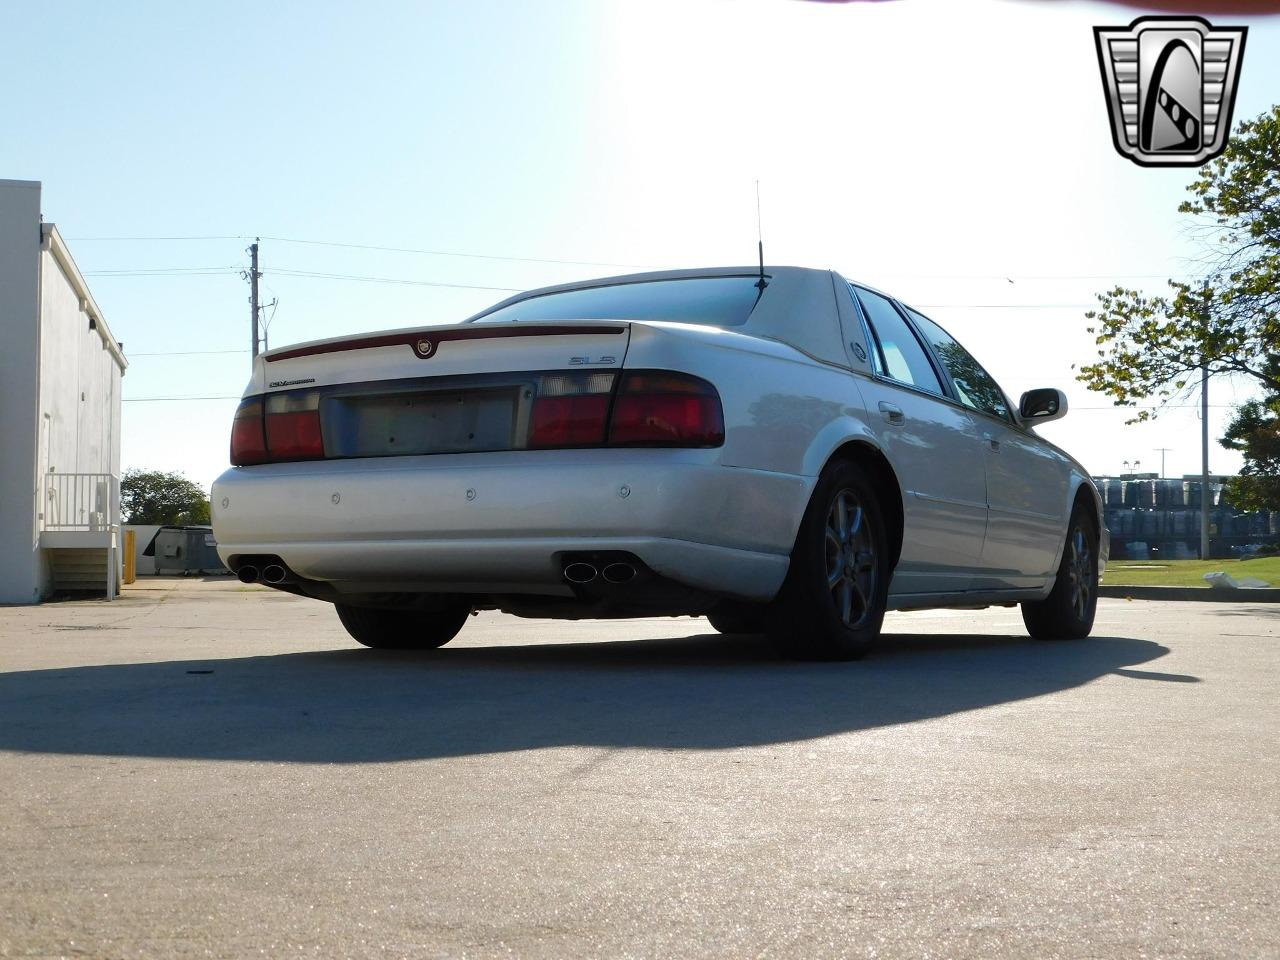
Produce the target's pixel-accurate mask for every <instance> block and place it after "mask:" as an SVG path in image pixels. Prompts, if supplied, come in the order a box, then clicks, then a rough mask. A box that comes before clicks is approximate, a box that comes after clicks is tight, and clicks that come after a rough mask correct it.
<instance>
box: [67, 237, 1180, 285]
mask: <svg viewBox="0 0 1280 960" xmlns="http://www.w3.org/2000/svg"><path fill="white" fill-rule="evenodd" d="M251 239H253V238H252V237H250V236H249V235H248V234H240V235H236V236H230V235H227V236H212V235H210V236H185V237H183V236H175V237H71V238H69V242H72V243H89V242H111V241H118V242H124V243H131V242H139V243H145V242H155V243H160V242H180V241H193V242H200V241H214V240H251ZM261 239H263V240H271V241H273V242H275V243H296V244H302V245H306V246H313V247H338V248H342V249H347V250H376V251H380V252H383V253H411V254H420V255H423V256H432V257H462V258H466V259H472V260H503V261H511V262H514V263H554V264H564V265H567V266H585V267H631V268H640V269H653V267H654V264H645V263H618V262H613V261H608V260H575V259H572V258H565V257H521V256H513V255H510V254H496V253H473V252H470V251H461V250H440V249H430V248H423V247H388V246H380V245H377V244H369V243H352V242H348V241H340V240H308V239H304V238H301V237H268V236H262V237H261ZM868 275H874V276H878V277H886V278H892V279H898V280H901V279H911V280H1014V281H1022V280H1166V279H1168V278H1169V276H1170V275H1169V274H1167V273H1044V274H1025V275H1019V274H1012V275H1011V274H1007V273H991V274H979V273H957V274H946V273H879V272H874V271H869V272H868Z"/></svg>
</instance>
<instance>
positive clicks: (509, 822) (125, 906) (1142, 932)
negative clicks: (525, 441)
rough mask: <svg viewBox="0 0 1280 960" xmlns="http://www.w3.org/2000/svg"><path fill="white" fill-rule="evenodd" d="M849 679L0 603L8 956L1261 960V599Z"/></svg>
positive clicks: (1278, 765)
mask: <svg viewBox="0 0 1280 960" xmlns="http://www.w3.org/2000/svg"><path fill="white" fill-rule="evenodd" d="M886 630H887V634H886V636H885V638H884V642H883V647H882V649H881V650H880V651H879V652H877V653H876V654H875V655H873V656H872V657H871V658H870V659H868V660H866V661H863V662H861V663H852V664H797V663H786V662H778V661H776V660H774V659H772V658H771V657H770V655H769V653H768V651H767V649H766V648H765V647H764V646H763V644H762V643H761V642H760V641H758V640H755V639H752V638H745V637H722V636H719V635H717V634H715V633H714V632H713V631H711V629H710V628H709V626H708V625H707V623H706V621H705V620H701V619H689V618H685V619H677V620H644V621H621V622H616V623H609V622H599V621H583V622H578V623H563V622H550V621H521V620H516V619H513V618H508V617H504V616H500V615H497V614H482V615H480V616H479V617H477V618H473V619H472V621H471V622H470V623H469V624H468V625H467V627H465V628H464V630H463V632H462V634H461V636H460V637H459V638H458V639H457V640H456V641H454V643H452V644H450V645H449V646H447V647H445V648H443V649H441V650H439V651H435V652H432V653H429V654H410V653H388V652H375V651H370V650H365V649H363V648H359V647H357V646H356V645H355V644H354V643H353V642H351V641H349V639H348V638H347V636H346V634H345V633H344V632H343V631H342V629H341V627H340V626H339V624H338V622H337V619H336V617H335V616H334V614H333V611H332V609H331V608H330V607H328V606H327V605H325V604H322V603H318V602H313V601H304V600H298V599H294V598H292V597H289V596H286V595H282V594H275V593H272V592H269V591H265V590H262V589H259V588H246V587H243V586H242V585H241V584H239V583H238V582H235V581H232V580H230V579H229V578H227V579H220V580H209V581H200V580H163V579H154V580H149V581H145V582H144V581H139V583H137V584H135V585H134V586H132V587H130V588H128V589H127V590H126V593H125V595H124V597H123V598H122V599H121V600H118V601H116V602H114V603H112V604H109V605H108V604H105V603H102V602H68V603H55V604H49V605H45V606H40V607H27V608H5V609H0V803H2V805H3V810H4V816H3V818H0V955H2V956H21V957H44V956H95V957H97V956H102V957H188V956H190V957H196V956H199V957H246V956H250V955H254V956H268V957H281V956H297V955H305V956H322V957H339V956H475V957H488V956H505V955H511V956H521V957H529V956H534V957H539V956H541V957H564V956H602V955H611V956H691V955H707V956H725V957H743V956H757V955H759V956H770V955H779V954H783V953H790V954H793V955H797V956H850V957H896V956H900V957H925V956H934V957H944V956H947V957H950V956H966V957H991V956H1038V957H1058V956H1062V957H1099V956H1117V957H1134V956H1152V957H1156V956H1160V957H1170V956H1188V957H1203V956H1224V955H1234V956H1275V955H1277V953H1278V952H1280V919H1277V918H1278V917H1280V904H1278V903H1277V899H1278V897H1277V891H1278V890H1280V839H1278V838H1280V829H1278V828H1280V799H1278V798H1280V789H1278V788H1280V747H1278V746H1277V736H1276V731H1277V730H1278V729H1280V697H1277V681H1278V680H1280V644H1277V639H1278V633H1280V605H1264V604H1257V605H1248V604H1235V605H1228V604H1216V603H1167V604H1156V603H1148V602H1141V601H1133V602H1126V601H1124V600H1103V601H1102V603H1101V607H1100V609H1099V615H1098V622H1097V626H1096V628H1095V637H1094V638H1093V639H1091V640H1088V641H1084V642H1076V643H1059V644H1045V643H1035V642H1032V641H1030V640H1028V639H1026V637H1025V634H1024V633H1023V631H1022V624H1021V620H1020V618H1019V616H1018V613H1017V611H1016V610H1007V609H997V610H989V611H983V612H960V611H944V612H933V613H920V614H896V615H894V614H891V615H890V617H889V619H888V621H887V625H886Z"/></svg>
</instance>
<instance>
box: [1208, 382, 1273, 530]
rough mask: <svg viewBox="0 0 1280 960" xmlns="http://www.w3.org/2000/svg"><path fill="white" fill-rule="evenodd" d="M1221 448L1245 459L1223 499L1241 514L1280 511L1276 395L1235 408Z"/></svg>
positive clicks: (1230, 482)
mask: <svg viewBox="0 0 1280 960" xmlns="http://www.w3.org/2000/svg"><path fill="white" fill-rule="evenodd" d="M1221 442H1222V445H1223V446H1224V447H1226V448H1227V449H1228V450H1239V451H1241V452H1242V453H1244V455H1245V463H1244V466H1243V467H1242V468H1241V470H1240V476H1238V477H1235V478H1233V479H1232V480H1230V481H1228V483H1227V496H1228V498H1229V499H1230V501H1231V502H1232V503H1233V504H1235V505H1236V506H1237V507H1238V508H1240V509H1241V510H1280V395H1274V396H1271V397H1268V398H1267V399H1266V400H1251V401H1250V402H1248V403H1244V404H1241V405H1240V406H1239V407H1237V408H1236V413H1235V418H1234V419H1233V420H1232V421H1231V423H1230V424H1229V425H1228V426H1227V434H1226V436H1224V437H1223V438H1222V441H1221Z"/></svg>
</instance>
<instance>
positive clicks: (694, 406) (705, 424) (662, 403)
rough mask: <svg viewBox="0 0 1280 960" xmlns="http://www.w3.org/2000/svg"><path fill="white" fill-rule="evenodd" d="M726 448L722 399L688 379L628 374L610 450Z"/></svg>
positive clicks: (661, 373) (696, 379)
mask: <svg viewBox="0 0 1280 960" xmlns="http://www.w3.org/2000/svg"><path fill="white" fill-rule="evenodd" d="M722 443H724V411H723V409H722V408H721V406H720V395H719V394H718V393H716V388H715V387H713V386H712V385H711V384H710V383H708V382H707V381H706V380H703V379H701V378H699V377H693V376H690V375H688V374H686V373H668V372H666V371H661V370H656V371H655V370H645V371H636V372H633V373H627V374H625V375H624V376H623V378H622V384H621V385H620V386H619V388H618V396H617V399H615V400H614V403H613V417H612V419H611V420H610V422H609V445H610V446H644V447H718V446H720V445H721V444H722Z"/></svg>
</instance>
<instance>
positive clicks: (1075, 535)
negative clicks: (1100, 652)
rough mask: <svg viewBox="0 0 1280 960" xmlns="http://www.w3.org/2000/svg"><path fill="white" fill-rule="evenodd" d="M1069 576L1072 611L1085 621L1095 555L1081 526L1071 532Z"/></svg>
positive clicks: (1091, 589)
mask: <svg viewBox="0 0 1280 960" xmlns="http://www.w3.org/2000/svg"><path fill="white" fill-rule="evenodd" d="M1067 578H1068V580H1069V581H1070V584H1071V612H1072V613H1074V614H1075V616H1076V619H1077V620H1080V621H1083V620H1084V619H1085V617H1086V616H1087V614H1088V610H1089V597H1090V594H1091V593H1092V591H1093V557H1092V555H1091V554H1090V553H1089V541H1088V540H1086V539H1085V535H1084V530H1083V529H1081V528H1080V527H1076V528H1075V529H1074V530H1073V531H1072V532H1071V556H1070V557H1069V558H1068V560H1067Z"/></svg>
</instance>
